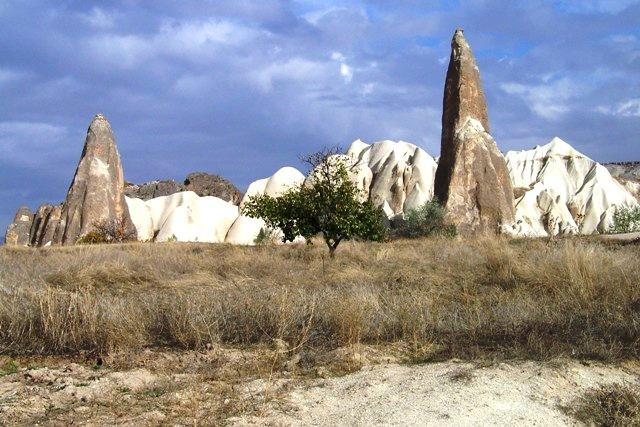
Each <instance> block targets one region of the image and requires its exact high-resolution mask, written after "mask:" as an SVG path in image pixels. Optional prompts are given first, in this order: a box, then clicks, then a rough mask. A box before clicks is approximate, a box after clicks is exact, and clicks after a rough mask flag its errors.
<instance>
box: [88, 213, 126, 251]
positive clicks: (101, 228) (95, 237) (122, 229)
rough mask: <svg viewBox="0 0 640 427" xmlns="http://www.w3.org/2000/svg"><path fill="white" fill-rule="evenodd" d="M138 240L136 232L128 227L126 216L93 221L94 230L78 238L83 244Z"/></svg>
mask: <svg viewBox="0 0 640 427" xmlns="http://www.w3.org/2000/svg"><path fill="white" fill-rule="evenodd" d="M135 240H136V232H135V231H134V230H132V229H130V228H129V227H127V221H126V220H125V219H124V218H120V219H114V220H111V221H109V220H102V221H96V222H94V223H93V230H92V231H90V232H88V233H87V234H85V235H84V236H82V237H80V239H78V242H77V243H78V244H81V245H97V244H103V243H124V242H131V241H135Z"/></svg>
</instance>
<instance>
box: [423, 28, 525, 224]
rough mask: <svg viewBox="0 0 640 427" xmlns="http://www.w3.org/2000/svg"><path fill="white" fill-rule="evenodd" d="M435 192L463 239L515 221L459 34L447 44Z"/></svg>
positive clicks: (503, 168) (476, 74)
mask: <svg viewBox="0 0 640 427" xmlns="http://www.w3.org/2000/svg"><path fill="white" fill-rule="evenodd" d="M434 193H435V196H436V197H437V198H438V199H439V200H440V202H441V203H443V204H444V206H445V209H446V210H447V216H448V219H449V221H451V222H452V223H453V224H455V225H456V226H457V228H458V231H459V232H460V233H462V234H467V235H468V234H476V233H481V234H482V233H496V232H499V231H500V230H501V229H504V227H508V226H509V225H511V224H513V222H514V206H513V203H514V201H513V189H512V185H511V179H510V178H509V173H508V170H507V165H506V162H505V159H504V157H503V156H502V153H501V152H500V151H499V150H498V147H497V145H496V143H495V141H494V140H493V138H492V137H491V135H490V134H489V114H488V112H487V103H486V100H485V97H484V92H483V90H482V82H481V81H480V71H479V70H478V66H477V65H476V61H475V58H474V56H473V52H472V51H471V48H470V47H469V44H468V43H467V41H466V39H465V38H464V35H463V30H461V29H457V30H456V32H455V34H454V35H453V40H452V41H451V58H450V60H449V69H448V70H447V79H446V82H445V87H444V100H443V109H442V139H441V146H440V160H439V162H438V169H437V170H436V177H435V184H434Z"/></svg>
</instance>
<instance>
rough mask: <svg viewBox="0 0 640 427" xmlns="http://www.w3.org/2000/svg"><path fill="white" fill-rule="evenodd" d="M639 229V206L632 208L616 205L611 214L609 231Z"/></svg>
mask: <svg viewBox="0 0 640 427" xmlns="http://www.w3.org/2000/svg"><path fill="white" fill-rule="evenodd" d="M636 231H640V206H636V207H634V208H627V207H618V208H617V209H616V211H615V213H614V214H613V225H612V226H611V227H610V228H609V232H610V233H633V232H636Z"/></svg>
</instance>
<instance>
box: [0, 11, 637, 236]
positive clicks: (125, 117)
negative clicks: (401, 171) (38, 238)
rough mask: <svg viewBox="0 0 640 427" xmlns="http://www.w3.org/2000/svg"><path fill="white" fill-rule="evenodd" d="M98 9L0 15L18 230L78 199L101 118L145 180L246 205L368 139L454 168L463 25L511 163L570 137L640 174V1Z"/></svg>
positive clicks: (9, 203)
mask: <svg viewBox="0 0 640 427" xmlns="http://www.w3.org/2000/svg"><path fill="white" fill-rule="evenodd" d="M99 4H100V3H98V2H75V1H68V2H64V3H62V4H56V5H53V6H51V5H48V4H45V3H43V2H39V1H35V2H31V3H30V5H26V4H22V3H20V4H11V5H9V4H7V3H5V4H0V23H1V24H2V26H3V28H6V29H7V31H5V32H4V33H3V34H2V35H0V41H1V42H0V49H1V52H2V58H3V59H2V62H0V94H1V95H2V97H3V100H4V102H3V103H2V105H0V114H1V115H0V146H2V150H3V154H4V155H3V156H2V158H1V159H0V168H2V170H3V173H2V184H3V185H2V189H0V192H1V194H2V195H3V198H4V200H5V203H4V204H3V206H2V207H1V208H0V228H2V229H3V230H4V229H6V227H7V225H8V224H9V223H10V222H11V220H12V219H13V215H14V213H15V211H16V210H17V209H18V207H19V206H22V205H26V206H28V207H29V208H30V209H32V210H33V209H34V208H37V206H38V205H40V204H42V203H58V202H61V201H62V200H64V196H65V194H66V192H67V190H68V188H69V183H70V182H71V179H72V176H73V172H74V171H75V168H76V166H77V162H78V159H79V158H80V154H81V151H82V146H83V144H84V139H85V134H86V129H87V127H88V125H89V123H90V121H91V118H92V117H93V116H94V115H95V114H97V113H99V112H102V113H104V114H105V116H106V117H107V119H108V120H109V122H110V123H111V126H112V128H113V132H114V134H115V137H116V141H117V144H118V149H119V151H120V154H121V158H122V163H123V168H124V171H125V179H126V180H127V181H131V182H134V183H142V182H147V181H150V180H163V179H175V180H177V181H182V180H183V179H184V177H185V176H186V175H187V174H188V173H190V172H194V171H205V172H208V173H212V174H218V175H221V176H223V177H224V178H227V179H229V180H230V181H231V182H233V183H234V184H235V185H236V186H237V187H238V188H239V189H240V190H241V191H244V190H246V187H247V186H248V184H249V183H250V182H252V181H254V180H257V179H260V178H263V177H265V176H269V175H271V174H272V173H273V172H275V170H277V169H279V168H280V167H283V166H294V167H296V168H299V166H300V165H299V164H298V163H299V162H298V160H297V155H299V154H304V153H307V152H312V151H315V150H317V149H319V148H321V147H323V146H333V145H341V146H342V147H344V148H345V149H346V148H348V145H349V144H351V142H352V141H354V140H356V139H362V140H363V141H365V142H367V143H372V142H376V141H380V140H384V139H391V140H404V141H407V142H411V143H413V144H415V145H417V146H419V147H421V148H423V149H424V150H425V151H426V152H427V153H429V154H430V155H431V156H433V157H437V156H438V155H439V151H440V150H439V148H440V130H441V124H440V119H441V113H442V90H443V87H444V80H445V75H446V69H447V66H448V61H449V50H450V41H451V37H452V35H453V33H454V30H455V29H456V28H457V27H462V28H464V29H465V37H466V38H467V40H468V41H469V44H470V45H471V48H472V49H473V51H474V54H475V56H476V60H477V62H478V66H479V68H480V74H481V76H482V82H483V86H484V90H485V94H486V96H487V101H488V105H489V118H490V122H491V131H492V135H493V137H494V138H495V140H496V142H497V144H498V146H499V148H500V150H501V151H502V152H507V151H511V150H526V149H530V148H533V147H534V146H535V145H544V144H546V143H548V142H549V141H550V140H551V139H552V138H553V137H555V136H557V137H559V138H561V139H563V140H564V141H566V142H567V143H569V144H570V145H572V146H573V147H574V148H575V149H576V150H578V151H580V152H581V153H583V154H585V155H586V156H588V157H590V158H592V159H594V160H596V161H598V162H601V163H606V162H623V161H637V160H640V146H639V145H638V144H637V135H638V131H640V120H639V119H640V86H639V83H638V79H637V76H638V71H640V28H639V27H638V25H637V22H639V21H640V2H639V1H635V0H621V1H588V2H580V1H569V0H567V1H537V2H527V4H526V5H522V4H518V5H514V4H511V2H501V1H488V2H456V3H455V4H454V5H453V6H452V5H450V4H449V2H436V3H435V4H432V5H430V6H429V7H422V6H417V5H415V4H414V3H413V2H399V3H394V2H391V3H390V2H385V1H346V2H335V1H324V2H323V1H316V0H302V1H265V2H260V3H258V4H256V3H253V2H245V1H235V2H212V3H208V4H201V3H197V4H196V3H194V2H185V3H181V4H180V6H173V5H172V4H171V3H168V2H154V3H153V4H139V3H135V2H118V3H110V4H109V5H107V6H105V5H101V6H98V5H99ZM33 23H36V24H38V25H33ZM585 123H588V125H585ZM176 159H178V160H177V161H176ZM238 159H241V160H238Z"/></svg>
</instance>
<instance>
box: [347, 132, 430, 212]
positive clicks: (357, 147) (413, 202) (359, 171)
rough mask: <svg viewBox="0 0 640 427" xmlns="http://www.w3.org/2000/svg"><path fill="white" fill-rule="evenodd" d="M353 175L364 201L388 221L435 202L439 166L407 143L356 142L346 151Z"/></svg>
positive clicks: (421, 151)
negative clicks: (430, 201) (367, 200)
mask: <svg viewBox="0 0 640 427" xmlns="http://www.w3.org/2000/svg"><path fill="white" fill-rule="evenodd" d="M347 156H349V157H350V158H352V159H353V162H354V165H353V166H352V167H351V168H350V171H349V172H350V175H351V178H352V179H353V180H354V182H355V183H356V184H357V186H358V188H360V190H361V191H362V193H363V195H364V196H365V198H368V199H369V200H370V201H371V203H373V204H374V205H375V206H379V207H381V208H382V209H383V210H384V212H385V213H386V214H387V216H388V217H389V218H391V217H394V216H397V215H401V214H402V213H403V212H407V211H409V210H411V209H415V208H417V207H419V206H421V205H422V204H424V203H426V202H428V201H429V200H431V199H432V198H433V179H434V174H435V171H436V168H437V164H436V162H435V160H434V159H433V157H431V156H430V155H429V154H428V153H427V152H426V151H424V150H423V149H421V148H419V147H418V146H416V145H414V144H411V143H409V142H405V141H398V142H395V141H388V140H386V141H379V142H375V143H373V144H371V145H369V144H366V143H364V142H363V141H361V140H359V139H358V140H356V141H354V142H353V143H352V144H351V147H349V150H348V151H347Z"/></svg>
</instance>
